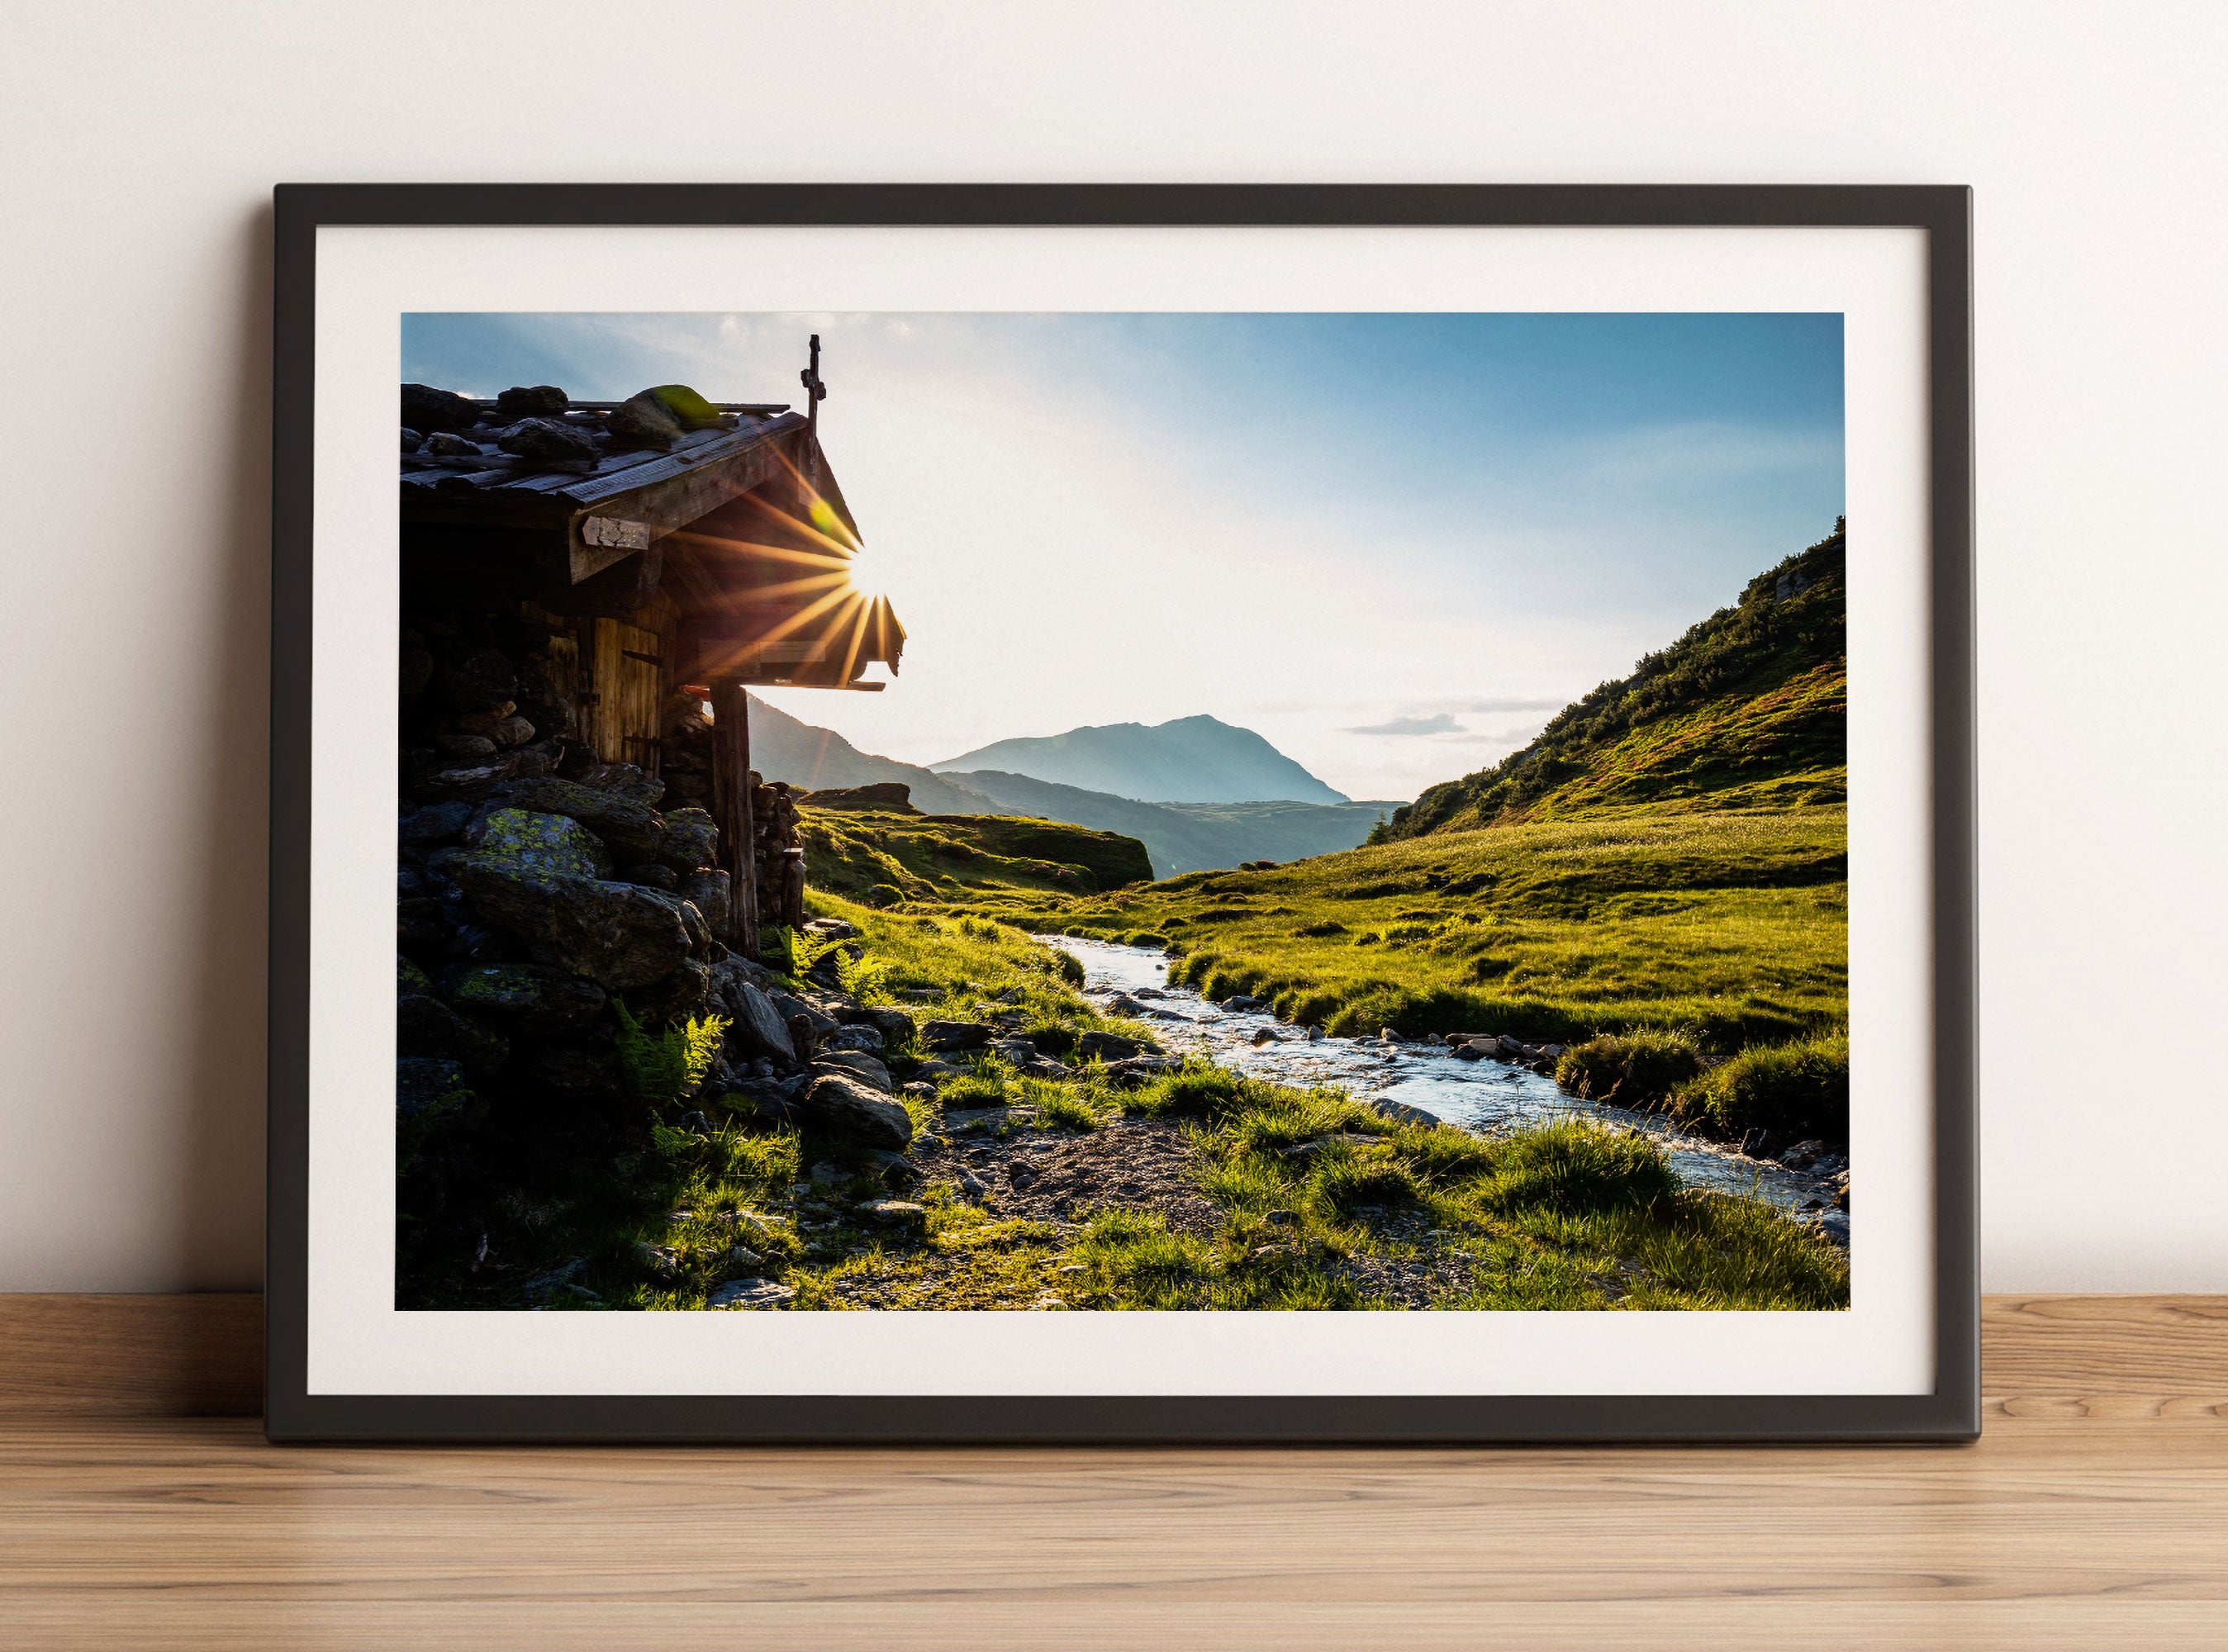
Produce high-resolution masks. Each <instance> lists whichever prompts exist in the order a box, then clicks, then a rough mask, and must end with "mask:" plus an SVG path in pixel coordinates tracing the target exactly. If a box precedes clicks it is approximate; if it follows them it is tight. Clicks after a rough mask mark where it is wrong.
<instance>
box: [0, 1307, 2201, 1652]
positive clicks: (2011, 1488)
mask: <svg viewBox="0 0 2228 1652" xmlns="http://www.w3.org/2000/svg"><path fill="white" fill-rule="evenodd" d="M258 1318H259V1316H258V1314H257V1313H256V1299H255V1298H253V1297H92V1298H88V1297H0V1623H4V1624H5V1625H6V1626H7V1627H6V1630H4V1632H0V1640H4V1641H5V1642H7V1643H8V1644H10V1645H24V1646H35V1647H42V1648H43V1647H76V1646H86V1647H93V1646H99V1647H112V1646H139V1645H147V1646H163V1647H166V1648H180V1649H201V1648H224V1649H260V1648H287V1649H304V1648H356V1647H391V1646H396V1645H426V1646H460V1647H474V1648H509V1647H520V1648H528V1647H531V1648H543V1649H562V1648H574V1647H579V1648H594V1649H599V1652H603V1649H627V1648H636V1647H644V1648H658V1649H673V1648H676V1647H686V1646H694V1645H697V1644H707V1643H717V1644H721V1645H726V1644H730V1643H737V1642H739V1643H745V1644H752V1645H763V1646H774V1647H785V1646H803V1645H809V1646H811V1647H814V1648H816V1649H845V1648H851V1647H862V1648H863V1647H873V1648H878V1649H880V1648H887V1647H890V1646H893V1645H898V1646H906V1647H915V1646H924V1647H925V1646H943V1645H965V1646H969V1647H971V1648H977V1649H1006V1648H1029V1649H1040V1648H1047V1647H1054V1648H1062V1649H1066V1648H1079V1649H1096V1648H1101V1647H1104V1648H1114V1647H1134V1646H1136V1645H1139V1644H1141V1643H1144V1644H1151V1645H1153V1646H1155V1647H1156V1649H1168V1652H1177V1649H1189V1648H1213V1649H1217V1652H1222V1649H1234V1648H1248V1647H1256V1646H1260V1647H1277V1648H1284V1649H1312V1648H1317V1647H1322V1648H1351V1647H1355V1646H1367V1645H1377V1644H1397V1645H1399V1646H1401V1647H1404V1648H1409V1649H1435V1648H1440V1647H1450V1648H1451V1647H1461V1648H1474V1647H1478V1646H1482V1645H1490V1646H1495V1647H1540V1648H1570V1649H1578V1648H1585V1649H1589V1652H1597V1649H1617V1648H1627V1647H1630V1648H1643V1647H1644V1648H1649V1649H1680V1648H1687V1647H1710V1648H1716V1649H1727V1648H1729V1649H1748V1648H1766V1647H1770V1648H1773V1649H1783V1648H1787V1647H1802V1648H1826V1649H1840V1648H1852V1649H1854V1648H1860V1647H1861V1648H1866V1649H1879V1648H1901V1647H1905V1646H1910V1647H1922V1648H1930V1647H1950V1646H1954V1647H1959V1648H1997V1647H2003V1648H2019V1649H2042V1652H2051V1649H2061V1648H2065V1649H2071V1648H2082V1649H2088V1648H2103V1647H2122V1646H2141V1647H2143V1648H2145V1649H2151V1648H2183V1647H2188V1648H2199V1647H2203V1648H2218V1647H2220V1646H2224V1645H2228V1540H2225V1539H2224V1534H2228V1426H2224V1425H2223V1423H2224V1416H2228V1413H2224V1412H2222V1411H2221V1410H2220V1409H2219V1408H2218V1407H2219V1396H2220V1393H2221V1391H2222V1389H2223V1388H2224V1387H2228V1381H2224V1374H2228V1358H2224V1355H2228V1300H2224V1299H2221V1298H2215V1297H2143V1298H2125V1297H2122V1298H2098V1297H2007V1298H1997V1299H1994V1300H1992V1301H1991V1302H1990V1303H1988V1309H1987V1313H1986V1317H1985V1321H1984V1324H1985V1340H1986V1347H1987V1350H1988V1392H1989V1393H1990V1394H1991V1395H1992V1396H1994V1399H1993V1401H1992V1404H1993V1406H1994V1413H1993V1414H1992V1416H1991V1418H1990V1420H1989V1424H1988V1431H1987V1432H1986V1434H1985V1435H1984V1436H1983V1437H1982V1439H1981V1440H1980V1441H1979V1442H1977V1443H1976V1444H1972V1445H1969V1446H1956V1447H1945V1446H1900V1447H1898V1446H1861V1447H1860V1446H1851V1447H1812V1448H1804V1449H1793V1448H1777V1449H1774V1448H1748V1449H1727V1448H1712V1447H1657V1448H1646V1449H1640V1448H1612V1449H1604V1450H1575V1449H1569V1448H1530V1449H1519V1450H1457V1451H1419V1450H1318V1451H1300V1450H1264V1451H1228V1450H1225V1451H1192V1450H1166V1451H1152V1450H1131V1451H1107V1450H1072V1451H1061V1450H982V1449H969V1450H910V1451H903V1450H834V1449H810V1450H796V1449H792V1450H709V1449H702V1448H685V1449H656V1450H652V1449H616V1450H585V1449H572V1448H539V1449H531V1450H518V1449H464V1450H429V1449H423V1448H399V1447H398V1448H386V1449H376V1450H338V1449H323V1448H317V1449H309V1448H295V1449H289V1450H277V1449H273V1448H272V1447H269V1446H267V1445H266V1444H264V1443H263V1442H262V1439H261V1437H260V1435H259V1431H258V1430H257V1427H256V1425H255V1424H254V1423H253V1421H249V1420H240V1419H221V1418H191V1417H170V1418H163V1417H156V1416H125V1415H121V1414H115V1413H117V1412H119V1411H121V1410H123V1409H127V1408H137V1409H140V1410H143V1411H144V1410H157V1409H172V1410H175V1409H179V1408H182V1406H184V1407H185V1408H190V1406H186V1405H185V1402H186V1401H188V1400H189V1399H194V1398H196V1396H195V1394H194V1393H192V1392H191V1391H192V1390H193V1386H194V1385H195V1383H197V1382H198V1383H213V1384H214V1385H215V1386H214V1388H213V1389H211V1390H208V1391H205V1392H202V1393H199V1394H198V1396H197V1397H198V1399H201V1400H202V1401H206V1400H207V1399H209V1398H211V1397H212V1396H213V1395H214V1396H218V1397H221V1396H229V1397H230V1398H231V1399H233V1400H234V1401H237V1399H239V1398H240V1393H241V1390H242V1385H243V1380H246V1379H248V1378H250V1377H251V1376H252V1371H253V1353H254V1347H255V1330H256V1325H257V1322H258ZM2113 1397H2119V1398H2118V1399H2114V1398H2113ZM2121 1400H2125V1401H2126V1402H2127V1403H2126V1404H2124V1405H2123V1404H2122V1403H2120V1401H2121Z"/></svg>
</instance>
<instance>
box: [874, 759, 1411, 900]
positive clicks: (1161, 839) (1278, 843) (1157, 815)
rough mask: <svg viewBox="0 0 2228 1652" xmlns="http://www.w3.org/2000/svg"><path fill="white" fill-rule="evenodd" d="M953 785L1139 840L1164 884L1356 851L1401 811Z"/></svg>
mask: <svg viewBox="0 0 2228 1652" xmlns="http://www.w3.org/2000/svg"><path fill="white" fill-rule="evenodd" d="M949 778H951V779H953V780H956V781H957V782H959V783H960V784H962V785H964V786H965V787H966V788H967V790H968V791H972V792H977V793H979V794H981V795H982V796H983V797H989V798H990V799H992V800H993V801H994V802H995V804H996V806H997V808H998V809H999V810H1006V811H1013V812H1017V813H1021V814H1028V815H1041V816H1044V817H1045V818H1046V819H1047V820H1057V821H1063V822H1066V823H1067V824H1069V825H1072V826H1093V827H1096V828H1098V829H1099V830H1100V831H1105V832H1121V833H1123V834H1124V835H1125V836H1130V837H1134V838H1136V840H1137V841H1138V842H1141V843H1143V845H1144V846H1145V850H1146V852H1147V853H1148V854H1149V855H1151V856H1152V857H1153V875H1154V876H1155V877H1157V878H1169V877H1174V876H1175V874H1177V873H1179V872H1208V871H1217V870H1220V869H1222V868H1228V867H1234V866H1241V865H1243V864H1244V863H1245V861H1299V860H1305V859H1306V858H1307V857H1308V856H1309V855H1328V854H1330V853H1332V852H1333V851H1335V850H1338V849H1350V848H1354V847H1355V846H1356V845H1358V844H1360V842H1362V840H1363V839H1365V838H1367V836H1369V833H1370V830H1371V829H1372V828H1373V827H1374V826H1375V825H1376V824H1377V823H1378V822H1379V821H1380V820H1381V819H1383V818H1385V817H1386V816H1387V815H1389V814H1390V813H1391V812H1392V811H1393V810H1395V809H1397V808H1399V807H1400V805H1399V804H1395V803H1344V802H1341V803H1335V804H1317V803H1287V802H1283V801H1275V802H1269V803H1218V804H1201V803H1192V804H1184V803H1177V804H1159V803H1139V802H1137V801H1136V799H1134V798H1130V797H1111V796H1109V795H1108V794H1107V793H1105V792H1103V791H1083V790H1082V789H1081V788H1079V787H1076V786H1063V785H1055V784H1053V783H1052V782H1050V781H1048V780H1038V779H1034V778H1031V777H1029V776H1028V775H1026V774H1002V773H1000V772H997V771H996V770H970V771H968V772H966V773H964V774H957V775H952V776H950V777H949ZM916 801H918V800H917V799H916Z"/></svg>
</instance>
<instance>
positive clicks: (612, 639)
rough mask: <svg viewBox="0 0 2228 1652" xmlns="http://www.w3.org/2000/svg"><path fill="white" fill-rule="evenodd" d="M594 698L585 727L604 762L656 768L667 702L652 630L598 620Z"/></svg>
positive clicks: (660, 650)
mask: <svg viewBox="0 0 2228 1652" xmlns="http://www.w3.org/2000/svg"><path fill="white" fill-rule="evenodd" d="M593 648H594V654H595V660H594V666H593V669H594V674H595V679H594V692H595V699H594V700H593V701H591V702H590V704H589V705H588V707H587V708H586V709H587V719H586V721H587V727H586V730H585V731H584V732H585V733H586V736H587V741H588V744H589V746H591V747H592V748H593V749H594V751H595V753H596V755H597V756H598V757H599V758H600V759H603V760H604V761H605V762H606V763H636V764H639V765H642V767H643V770H644V771H645V772H648V773H650V774H656V772H657V758H658V735H659V733H660V732H661V731H660V729H659V727H658V721H659V714H660V713H661V712H662V711H663V708H664V705H665V684H664V676H665V669H664V668H665V655H664V650H663V647H662V646H661V645H660V644H659V640H658V636H657V633H656V631H644V630H643V629H642V628H641V627H640V626H639V625H628V624H622V623H621V622H620V621H618V620H616V619H599V620H598V621H596V630H595V637H594V639H593Z"/></svg>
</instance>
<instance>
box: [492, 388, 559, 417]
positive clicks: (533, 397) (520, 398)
mask: <svg viewBox="0 0 2228 1652" xmlns="http://www.w3.org/2000/svg"><path fill="white" fill-rule="evenodd" d="M566 401H567V396H566V394H565V393H564V392H563V391H562V390H560V389H559V388H558V387H556V386H555V385H554V384H514V385H512V386H511V387H510V388H509V389H508V390H506V391H504V392H503V394H501V395H499V396H497V397H496V399H495V410H496V413H498V414H499V415H501V416H502V417H503V418H505V419H554V418H556V417H557V416H558V415H559V414H560V413H563V412H564V411H565V404H566Z"/></svg>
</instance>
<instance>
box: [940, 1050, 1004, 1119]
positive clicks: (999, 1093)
mask: <svg viewBox="0 0 2228 1652" xmlns="http://www.w3.org/2000/svg"><path fill="white" fill-rule="evenodd" d="M1011 1084H1012V1079H1011V1075H1010V1074H1009V1073H1008V1071H1007V1070H1006V1069H1005V1068H1004V1067H1003V1066H1000V1065H999V1064H998V1063H997V1062H996V1061H991V1060H983V1061H978V1062H976V1064H975V1067H974V1070H973V1071H972V1072H970V1073H961V1074H960V1075H959V1076H958V1077H957V1078H956V1079H945V1080H944V1085H943V1087H942V1088H941V1089H939V1090H938V1092H937V1096H938V1099H939V1100H941V1101H942V1102H943V1103H944V1105H945V1106H946V1107H947V1108H950V1109H951V1110H953V1111H960V1110H963V1109H965V1108H970V1107H1003V1106H1005V1105H1007V1104H1008V1102H1009V1101H1011V1100H1012V1099H1013V1092H1012V1089H1011Z"/></svg>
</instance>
